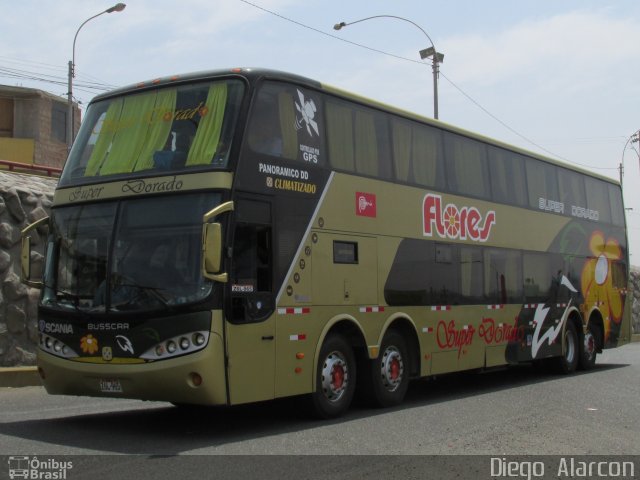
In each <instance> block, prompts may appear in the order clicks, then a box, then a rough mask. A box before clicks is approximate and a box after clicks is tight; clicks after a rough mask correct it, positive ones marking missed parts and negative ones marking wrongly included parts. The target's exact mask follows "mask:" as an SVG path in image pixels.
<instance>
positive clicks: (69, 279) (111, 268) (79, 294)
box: [42, 193, 220, 313]
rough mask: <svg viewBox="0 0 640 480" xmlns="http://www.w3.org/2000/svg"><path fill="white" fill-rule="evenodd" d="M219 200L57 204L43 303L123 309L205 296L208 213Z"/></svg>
mask: <svg viewBox="0 0 640 480" xmlns="http://www.w3.org/2000/svg"><path fill="white" fill-rule="evenodd" d="M219 203H220V195H219V194H211V193H209V194H205V193H198V194H188V195H181V196H172V197H167V198H158V197H156V198H146V199H131V200H122V201H119V202H108V203H100V204H92V205H74V206H69V207H63V208H57V209H54V212H53V215H52V232H51V234H50V236H49V244H48V247H47V259H46V265H45V288H44V292H43V299H42V305H43V306H44V307H50V308H56V309H63V310H66V311H69V310H72V311H73V310H75V311H85V312H96V313H106V312H110V313H116V312H131V311H146V310H157V309H166V308H167V307H176V306H179V305H185V304H191V303H194V302H198V301H202V300H204V299H205V298H206V297H207V296H208V295H209V294H210V293H211V291H212V284H211V282H209V281H206V280H204V278H203V277H202V274H201V270H200V265H201V235H202V216H203V214H204V213H205V212H206V211H208V210H210V209H211V208H213V207H215V206H216V205H218V204H219Z"/></svg>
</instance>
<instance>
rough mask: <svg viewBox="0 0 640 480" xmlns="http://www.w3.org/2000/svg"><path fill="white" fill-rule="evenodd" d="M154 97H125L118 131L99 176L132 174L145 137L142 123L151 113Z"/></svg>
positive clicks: (143, 95)
mask: <svg viewBox="0 0 640 480" xmlns="http://www.w3.org/2000/svg"><path fill="white" fill-rule="evenodd" d="M155 100H156V96H155V95H153V94H141V95H132V96H130V97H125V99H124V105H123V106H122V115H121V116H120V124H121V126H122V128H121V129H118V132H117V133H116V135H115V137H114V139H113V145H112V147H111V151H110V152H109V155H108V156H107V158H106V159H105V161H104V163H103V164H102V168H101V169H100V174H101V175H109V174H114V173H126V172H132V171H133V166H134V164H135V162H136V160H137V159H138V157H139V156H140V152H141V151H142V147H143V146H144V142H145V139H146V135H147V128H148V123H147V122H146V121H144V119H145V118H147V117H148V115H150V114H151V112H152V111H153V107H154V105H155Z"/></svg>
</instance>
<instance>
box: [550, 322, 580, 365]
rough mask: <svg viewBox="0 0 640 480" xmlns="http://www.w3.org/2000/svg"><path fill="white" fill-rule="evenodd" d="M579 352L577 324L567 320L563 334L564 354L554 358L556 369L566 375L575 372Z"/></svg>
mask: <svg viewBox="0 0 640 480" xmlns="http://www.w3.org/2000/svg"><path fill="white" fill-rule="evenodd" d="M579 353H580V346H579V345H578V333H577V332H576V326H575V325H574V324H573V322H572V321H571V320H567V326H566V328H565V329H564V334H563V336H562V355H560V356H559V357H556V358H554V359H553V366H554V367H555V368H554V370H555V371H556V372H558V373H561V374H564V375H566V374H569V373H572V372H574V371H575V370H576V367H577V366H578V357H579Z"/></svg>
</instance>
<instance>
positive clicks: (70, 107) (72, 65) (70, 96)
mask: <svg viewBox="0 0 640 480" xmlns="http://www.w3.org/2000/svg"><path fill="white" fill-rule="evenodd" d="M125 7H126V5H125V4H124V3H116V4H115V5H114V6H113V7H110V8H107V9H106V10H105V11H103V12H100V13H98V14H97V15H94V16H93V17H90V18H87V19H86V20H85V21H84V22H82V25H80V27H78V30H76V34H75V36H74V37H73V51H72V55H71V60H70V61H69V78H68V80H69V81H68V87H69V89H68V92H67V148H68V149H69V150H71V145H72V144H73V133H74V132H73V129H74V128H73V127H74V121H73V78H74V77H75V76H76V73H75V67H76V40H77V39H78V34H79V33H80V30H81V29H82V27H84V26H85V25H86V24H87V23H88V22H89V21H91V20H93V19H94V18H96V17H99V16H100V15H103V14H105V13H113V12H121V11H123V10H124V9H125Z"/></svg>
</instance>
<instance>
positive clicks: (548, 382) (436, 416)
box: [0, 343, 640, 478]
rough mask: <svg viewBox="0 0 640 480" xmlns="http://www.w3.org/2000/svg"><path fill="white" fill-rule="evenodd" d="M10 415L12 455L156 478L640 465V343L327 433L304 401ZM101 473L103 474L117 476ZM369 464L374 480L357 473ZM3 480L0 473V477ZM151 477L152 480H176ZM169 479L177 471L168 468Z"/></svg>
mask: <svg viewBox="0 0 640 480" xmlns="http://www.w3.org/2000/svg"><path fill="white" fill-rule="evenodd" d="M0 406H1V409H0V453H1V454H4V455H38V456H40V458H49V457H51V456H54V457H53V458H55V456H64V455H89V457H75V458H76V462H80V463H81V464H82V465H86V466H88V465H89V464H90V463H91V462H93V461H94V460H91V459H92V458H95V455H105V454H106V455H114V454H134V455H137V457H131V458H135V459H136V464H138V463H140V462H141V461H144V462H142V464H141V465H144V464H146V465H147V466H149V465H152V464H153V463H154V462H155V464H156V465H162V459H166V458H173V457H174V456H176V455H184V454H189V455H206V456H209V455H214V454H215V455H218V454H219V455H224V456H227V455H266V454H268V455H287V456H290V455H327V454H328V455H359V456H368V455H385V456H386V457H379V458H380V459H378V460H376V459H375V458H374V457H361V459H360V461H358V460H359V459H358V458H355V459H354V458H353V457H346V458H347V459H351V460H348V461H347V460H345V459H342V460H338V461H337V463H336V460H334V461H332V462H325V461H324V460H322V459H321V458H320V459H318V460H316V462H313V461H310V462H301V464H303V463H306V464H308V465H313V464H315V463H318V464H319V465H326V464H330V465H334V466H335V465H348V466H349V468H350V472H351V473H353V474H354V477H353V478H356V477H358V478H366V477H368V476H369V475H368V474H367V472H368V473H372V472H379V471H380V465H379V464H383V465H384V466H385V467H386V468H392V469H393V471H395V472H404V473H407V472H406V471H412V470H413V469H415V465H413V464H411V463H409V464H407V463H405V462H403V461H401V460H400V464H398V463H397V462H398V460H390V459H393V458H396V456H397V455H406V454H410V455H441V454H449V455H450V454H457V455H469V454H472V455H491V456H502V455H525V454H526V455H592V454H597V455H638V454H640V343H634V344H630V345H627V346H624V347H622V348H619V349H614V350H608V351H606V352H605V353H604V354H603V355H600V356H599V357H598V364H597V366H596V368H595V369H594V370H592V371H589V372H579V373H577V374H574V375H571V376H559V375H553V374H549V373H546V372H541V371H538V370H535V369H533V368H532V367H528V366H523V367H517V368H511V369H508V370H502V371H494V372H488V373H482V374H465V373H463V374H455V375H448V376H442V377H439V378H437V379H435V380H429V381H417V382H414V383H413V384H412V385H411V387H410V389H409V392H408V394H407V398H406V400H405V402H404V404H403V405H401V406H400V407H397V408H394V409H388V410H377V409H368V408H365V407H362V406H358V405H356V406H355V407H352V409H351V410H350V412H349V413H348V414H347V415H346V416H345V417H343V418H341V419H339V420H335V421H328V422H327V421H318V420H312V419H309V418H308V417H307V414H306V412H305V410H304V409H303V408H302V406H301V402H300V401H299V400H295V399H290V400H284V401H277V402H268V403H263V404H256V405H248V406H241V407H234V408H199V409H195V410H187V411H185V410H182V409H178V408H175V407H173V406H171V405H168V404H165V403H151V402H142V401H132V400H113V399H96V398H84V397H61V396H49V395H47V394H46V393H45V391H44V389H43V388H41V387H24V388H15V389H11V388H3V389H0ZM47 456H49V457H47ZM103 458H105V457H103ZM109 458H115V457H109ZM124 458H127V457H121V459H120V460H121V461H122V460H124ZM203 458H204V457H203ZM207 458H211V457H207ZM227 458H232V457H227ZM236 458H237V457H236ZM289 458H292V457H289ZM296 458H297V457H296ZM314 458H317V457H314ZM363 459H367V461H364V460H363ZM200 460H201V459H200ZM131 461H133V460H131ZM264 461H265V460H264V459H263V460H262V462H264ZM290 461H291V460H290ZM102 463H103V464H104V465H103V467H101V468H107V467H106V466H108V464H113V462H112V461H111V462H107V463H106V464H105V463H104V462H102ZM192 463H193V462H192ZM195 463H198V462H197V461H196V462H195ZM277 463H278V462H277V461H276V464H277ZM358 464H362V468H363V470H358V469H357V467H354V466H353V465H358ZM124 465H126V461H125V463H124ZM131 465H133V464H131ZM203 465H204V464H203ZM232 465H236V466H237V462H235V463H233V464H232ZM219 467H220V465H219ZM87 468H88V467H87ZM175 468H176V469H177V471H182V470H181V469H184V468H185V467H184V465H182V466H177V465H176V467H175ZM192 468H194V469H196V471H198V470H197V467H195V466H193V465H192ZM202 468H205V469H206V468H208V467H204V466H203V467H202ZM220 468H222V470H218V472H220V471H224V467H220ZM229 468H230V467H229ZM247 468H248V467H247ZM252 468H253V467H252ZM259 468H261V469H262V472H263V473H264V472H266V471H268V469H267V470H264V469H265V468H266V467H264V465H263V466H262V467H259ZM304 468H309V469H311V470H309V472H317V471H318V470H317V468H316V467H311V466H306V467H304ZM446 468H449V469H450V468H451V465H448V466H447V467H446ZM639 468H640V464H639ZM94 469H95V468H94ZM274 469H275V470H274V471H275V472H280V473H279V474H276V475H275V477H276V478H285V477H283V476H282V472H281V470H280V467H279V466H277V465H276V466H275V467H274ZM78 470H79V468H76V471H75V472H73V473H78ZM405 470H406V471H405ZM4 471H5V470H4V467H2V466H0V474H2V473H4ZM145 471H146V472H147V473H148V475H149V477H148V478H168V477H163V476H162V475H160V476H158V475H151V473H150V472H151V470H148V469H147V470H145ZM162 471H163V472H164V473H165V474H167V473H168V472H171V471H172V469H171V467H169V466H168V465H167V466H165V467H163V470H162ZM251 471H255V470H251ZM94 473H95V471H94ZM102 473H103V474H104V473H105V470H102ZM636 475H638V476H640V470H639V471H638V472H636ZM180 476H182V475H180ZM309 476H313V475H307V476H305V475H304V474H302V475H301V476H298V477H297V478H308V477H309ZM327 476H330V477H332V478H336V475H335V474H331V475H329V474H327ZM337 476H338V477H340V475H337ZM375 476H377V475H375ZM403 476H404V475H401V476H400V477H399V478H401V477H403ZM106 477H108V475H106ZM106 477H105V476H104V475H103V478H106ZM67 478H80V477H78V476H72V475H69V476H68V477H67ZM87 478H88V477H87ZM93 478H95V476H93ZM109 478H120V477H119V476H114V477H109ZM140 478H146V477H145V475H142V474H140ZM217 478H225V477H224V475H217ZM226 478H238V477H237V476H233V477H231V476H229V477H226ZM245 478H248V477H247V476H246V475H245ZM260 478H269V476H268V475H267V476H260ZM344 478H347V477H344ZM349 478H351V477H349ZM431 478H433V477H431ZM442 478H446V477H442Z"/></svg>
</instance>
